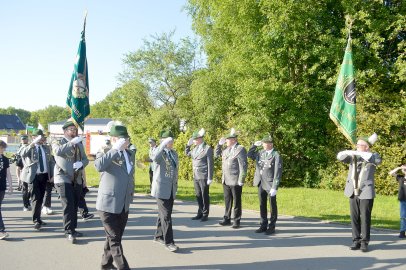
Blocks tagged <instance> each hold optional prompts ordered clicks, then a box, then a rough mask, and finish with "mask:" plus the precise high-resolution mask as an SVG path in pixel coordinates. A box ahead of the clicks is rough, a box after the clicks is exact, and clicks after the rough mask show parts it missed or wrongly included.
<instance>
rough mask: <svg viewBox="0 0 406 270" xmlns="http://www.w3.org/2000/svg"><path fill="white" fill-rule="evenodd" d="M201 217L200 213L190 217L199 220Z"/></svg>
mask: <svg viewBox="0 0 406 270" xmlns="http://www.w3.org/2000/svg"><path fill="white" fill-rule="evenodd" d="M202 217H203V216H202V215H196V216H194V217H192V220H199V219H201V218H202Z"/></svg>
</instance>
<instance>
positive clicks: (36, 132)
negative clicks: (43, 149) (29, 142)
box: [32, 129, 44, 136]
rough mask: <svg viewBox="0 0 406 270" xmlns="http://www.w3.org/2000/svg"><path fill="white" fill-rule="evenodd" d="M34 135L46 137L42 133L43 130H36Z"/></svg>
mask: <svg viewBox="0 0 406 270" xmlns="http://www.w3.org/2000/svg"><path fill="white" fill-rule="evenodd" d="M32 135H34V136H40V135H44V132H43V131H42V129H35V130H34V131H33V132H32Z"/></svg>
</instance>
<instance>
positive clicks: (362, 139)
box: [358, 136, 372, 146]
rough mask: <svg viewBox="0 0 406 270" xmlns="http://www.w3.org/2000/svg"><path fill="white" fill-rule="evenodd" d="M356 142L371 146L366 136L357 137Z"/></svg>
mask: <svg viewBox="0 0 406 270" xmlns="http://www.w3.org/2000/svg"><path fill="white" fill-rule="evenodd" d="M358 140H361V141H364V142H366V143H367V144H368V146H372V145H371V143H370V142H369V141H368V137H367V136H362V137H359V138H358Z"/></svg>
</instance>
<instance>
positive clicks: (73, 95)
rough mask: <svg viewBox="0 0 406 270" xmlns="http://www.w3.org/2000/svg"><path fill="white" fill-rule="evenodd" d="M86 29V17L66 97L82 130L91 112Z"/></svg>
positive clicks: (73, 117) (72, 113)
mask: <svg viewBox="0 0 406 270" xmlns="http://www.w3.org/2000/svg"><path fill="white" fill-rule="evenodd" d="M85 29H86V17H85V21H84V24H83V31H82V38H81V40H80V43H79V49H78V53H77V55H76V59H75V65H74V69H73V73H72V78H71V80H70V85H69V91H68V97H67V99H66V104H67V105H68V106H69V107H70V108H71V115H72V120H73V121H74V122H76V124H77V126H78V127H79V128H80V129H81V130H82V131H84V130H83V128H84V122H85V118H86V116H88V115H89V114H90V106H89V73H88V72H87V58H86V41H85Z"/></svg>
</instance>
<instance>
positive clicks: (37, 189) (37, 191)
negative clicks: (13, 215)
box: [29, 173, 48, 223]
mask: <svg viewBox="0 0 406 270" xmlns="http://www.w3.org/2000/svg"><path fill="white" fill-rule="evenodd" d="M47 181H48V173H39V174H37V175H35V177H34V181H33V182H32V183H31V184H29V186H30V193H31V204H32V221H33V222H34V223H36V222H41V208H42V202H43V201H44V195H45V188H46V185H47Z"/></svg>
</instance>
